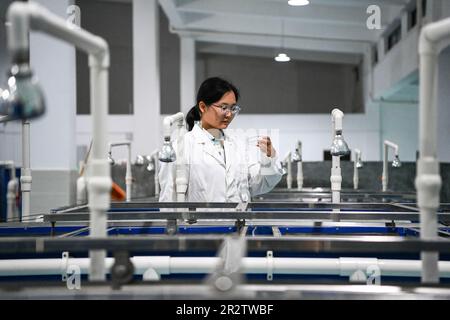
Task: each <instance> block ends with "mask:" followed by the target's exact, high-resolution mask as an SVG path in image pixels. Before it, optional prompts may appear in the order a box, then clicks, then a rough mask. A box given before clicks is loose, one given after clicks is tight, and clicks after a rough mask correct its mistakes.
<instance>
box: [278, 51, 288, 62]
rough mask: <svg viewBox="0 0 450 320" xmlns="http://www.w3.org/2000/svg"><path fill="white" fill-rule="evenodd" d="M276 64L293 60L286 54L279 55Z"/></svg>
mask: <svg viewBox="0 0 450 320" xmlns="http://www.w3.org/2000/svg"><path fill="white" fill-rule="evenodd" d="M275 61H276V62H288V61H291V58H289V56H288V55H287V54H286V53H279V54H278V56H276V57H275Z"/></svg>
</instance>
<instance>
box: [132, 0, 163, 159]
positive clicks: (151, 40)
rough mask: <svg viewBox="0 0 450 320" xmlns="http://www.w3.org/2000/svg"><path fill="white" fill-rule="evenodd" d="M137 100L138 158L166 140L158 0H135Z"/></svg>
mask: <svg viewBox="0 0 450 320" xmlns="http://www.w3.org/2000/svg"><path fill="white" fill-rule="evenodd" d="M133 100H134V137H133V145H132V158H133V159H134V158H135V157H136V155H137V154H148V155H149V154H151V152H152V151H153V150H154V149H156V148H157V147H158V146H159V145H160V144H162V138H160V132H159V128H160V104H161V99H160V75H159V14H158V1H157V0H133Z"/></svg>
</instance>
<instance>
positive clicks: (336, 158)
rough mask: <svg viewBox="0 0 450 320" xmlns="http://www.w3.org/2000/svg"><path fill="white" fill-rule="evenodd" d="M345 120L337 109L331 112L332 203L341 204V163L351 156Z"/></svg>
mask: <svg viewBox="0 0 450 320" xmlns="http://www.w3.org/2000/svg"><path fill="white" fill-rule="evenodd" d="M343 118H344V113H343V112H342V111H341V110H339V109H337V108H335V109H333V111H331V119H332V132H333V142H332V144H331V155H332V164H331V177H330V181H331V191H332V202H333V203H340V202H341V183H342V175H341V161H340V157H342V156H346V155H348V154H350V149H349V148H348V145H347V143H346V142H345V140H344V137H343V135H342V119H343Z"/></svg>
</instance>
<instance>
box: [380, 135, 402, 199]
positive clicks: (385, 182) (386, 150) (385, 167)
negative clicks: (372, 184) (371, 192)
mask: <svg viewBox="0 0 450 320" xmlns="http://www.w3.org/2000/svg"><path fill="white" fill-rule="evenodd" d="M383 146H384V147H383V174H382V177H381V183H382V190H383V191H387V186H388V183H389V169H388V155H389V148H392V149H394V155H395V156H396V157H398V145H397V144H395V143H393V142H391V141H388V140H384V142H383Z"/></svg>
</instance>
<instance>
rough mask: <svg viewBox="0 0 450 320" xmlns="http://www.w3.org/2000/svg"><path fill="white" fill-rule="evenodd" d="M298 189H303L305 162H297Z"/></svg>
mask: <svg viewBox="0 0 450 320" xmlns="http://www.w3.org/2000/svg"><path fill="white" fill-rule="evenodd" d="M297 189H298V190H299V191H301V190H302V189H303V161H299V162H297Z"/></svg>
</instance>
